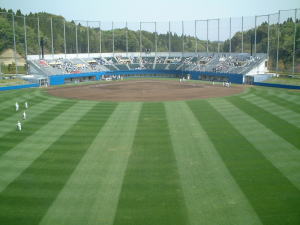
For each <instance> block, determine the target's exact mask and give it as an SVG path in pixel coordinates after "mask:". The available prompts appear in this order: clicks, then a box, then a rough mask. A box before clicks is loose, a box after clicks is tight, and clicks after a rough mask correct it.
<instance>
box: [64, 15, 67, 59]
mask: <svg viewBox="0 0 300 225" xmlns="http://www.w3.org/2000/svg"><path fill="white" fill-rule="evenodd" d="M64 49H65V58H67V43H66V21H65V20H64Z"/></svg>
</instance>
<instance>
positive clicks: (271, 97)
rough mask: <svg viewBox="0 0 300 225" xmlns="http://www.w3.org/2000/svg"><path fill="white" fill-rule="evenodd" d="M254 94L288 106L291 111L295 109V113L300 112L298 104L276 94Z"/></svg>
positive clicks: (285, 106)
mask: <svg viewBox="0 0 300 225" xmlns="http://www.w3.org/2000/svg"><path fill="white" fill-rule="evenodd" d="M253 94H255V95H256V96H258V97H260V98H263V99H265V100H267V101H270V102H273V103H275V104H277V105H280V106H282V107H284V108H287V109H289V110H291V111H294V112H295V113H299V114H300V107H299V105H296V104H292V103H291V102H288V101H285V100H284V99H282V98H279V97H277V96H276V95H267V94H265V93H258V92H253Z"/></svg>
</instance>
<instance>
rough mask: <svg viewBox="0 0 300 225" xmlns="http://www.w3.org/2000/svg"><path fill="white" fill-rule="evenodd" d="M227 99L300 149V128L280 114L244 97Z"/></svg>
mask: <svg viewBox="0 0 300 225" xmlns="http://www.w3.org/2000/svg"><path fill="white" fill-rule="evenodd" d="M227 99H228V101H230V102H231V103H232V104H233V105H235V106H236V107H237V108H239V109H240V110H242V111H243V112H245V113H247V114H248V115H250V116H251V117H253V118H255V119H256V120H257V121H259V122H260V123H261V124H263V125H264V126H265V127H267V128H269V129H270V130H272V131H273V132H274V133H276V134H277V135H279V136H281V137H282V138H283V139H285V140H286V141H288V142H290V143H291V144H292V145H294V146H295V147H296V148H298V149H300V138H299V137H300V128H297V127H295V126H293V125H292V124H290V123H288V122H286V121H285V120H283V119H281V118H279V117H278V116H275V115H273V114H271V113H269V112H267V111H266V110H264V109H263V108H261V107H258V106H257V105H255V104H253V103H251V102H250V101H247V100H245V99H243V98H240V97H237V96H235V97H230V98H227Z"/></svg>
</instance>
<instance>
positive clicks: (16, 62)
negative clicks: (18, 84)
mask: <svg viewBox="0 0 300 225" xmlns="http://www.w3.org/2000/svg"><path fill="white" fill-rule="evenodd" d="M11 15H12V26H13V38H14V58H15V64H16V65H15V66H16V74H18V60H17V46H16V31H15V16H14V14H13V13H12V14H11Z"/></svg>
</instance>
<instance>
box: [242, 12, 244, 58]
mask: <svg viewBox="0 0 300 225" xmlns="http://www.w3.org/2000/svg"><path fill="white" fill-rule="evenodd" d="M242 53H244V17H243V16H242Z"/></svg>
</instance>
